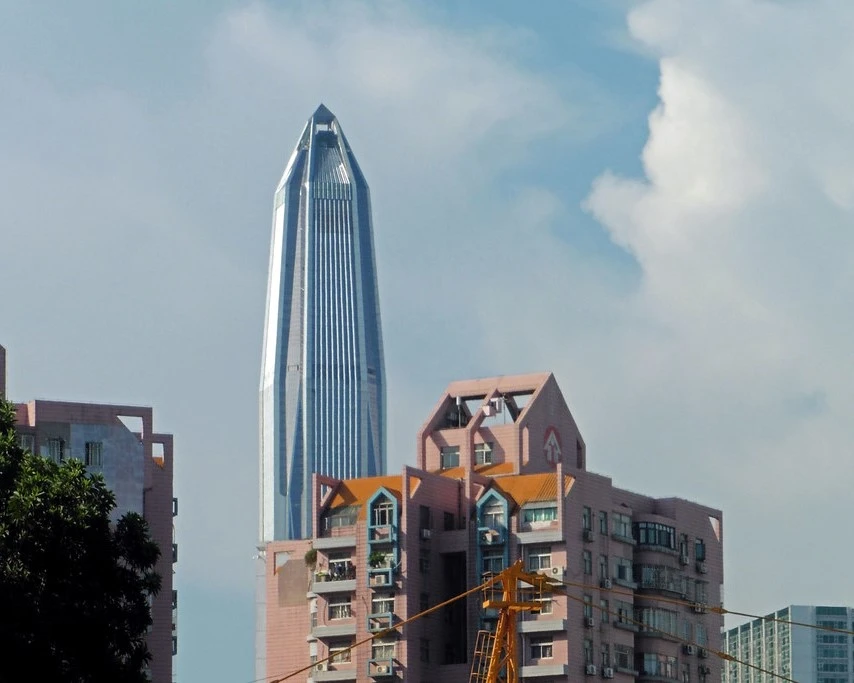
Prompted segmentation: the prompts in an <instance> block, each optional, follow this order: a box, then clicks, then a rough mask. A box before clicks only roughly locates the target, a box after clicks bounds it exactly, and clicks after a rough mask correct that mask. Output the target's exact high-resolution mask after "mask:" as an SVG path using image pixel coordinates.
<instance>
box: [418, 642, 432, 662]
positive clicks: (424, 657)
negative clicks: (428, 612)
mask: <svg viewBox="0 0 854 683" xmlns="http://www.w3.org/2000/svg"><path fill="white" fill-rule="evenodd" d="M420 651H421V661H422V662H425V663H426V662H429V661H430V639H429V638H422V639H421V647H420Z"/></svg>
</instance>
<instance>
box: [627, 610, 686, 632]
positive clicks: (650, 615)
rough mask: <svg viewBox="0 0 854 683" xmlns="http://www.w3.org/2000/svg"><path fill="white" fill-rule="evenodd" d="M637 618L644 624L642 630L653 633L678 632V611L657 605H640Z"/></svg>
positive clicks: (636, 611) (636, 612)
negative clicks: (660, 607)
mask: <svg viewBox="0 0 854 683" xmlns="http://www.w3.org/2000/svg"><path fill="white" fill-rule="evenodd" d="M635 619H636V620H637V621H639V622H641V623H642V624H643V626H642V627H641V630H643V631H649V632H652V633H670V634H674V635H675V634H677V633H678V632H679V631H678V618H677V615H676V612H673V611H671V610H669V609H659V608H657V607H638V608H637V609H636V610H635Z"/></svg>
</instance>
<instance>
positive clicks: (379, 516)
mask: <svg viewBox="0 0 854 683" xmlns="http://www.w3.org/2000/svg"><path fill="white" fill-rule="evenodd" d="M371 513H372V517H371V519H372V520H373V525H374V526H389V525H390V524H392V523H393V521H394V503H392V502H391V501H390V500H389V499H388V498H379V499H378V500H377V501H376V502H375V503H374V507H373V510H372V511H371Z"/></svg>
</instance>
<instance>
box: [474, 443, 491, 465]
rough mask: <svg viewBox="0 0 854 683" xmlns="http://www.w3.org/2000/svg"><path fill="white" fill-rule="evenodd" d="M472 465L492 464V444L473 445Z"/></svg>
mask: <svg viewBox="0 0 854 683" xmlns="http://www.w3.org/2000/svg"><path fill="white" fill-rule="evenodd" d="M474 464H475V465H491V464H492V442H491V441H489V442H487V443H476V444H475V445H474Z"/></svg>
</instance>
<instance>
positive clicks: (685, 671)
mask: <svg viewBox="0 0 854 683" xmlns="http://www.w3.org/2000/svg"><path fill="white" fill-rule="evenodd" d="M681 680H682V683H691V665H690V664H688V663H687V662H683V664H682V676H681Z"/></svg>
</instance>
